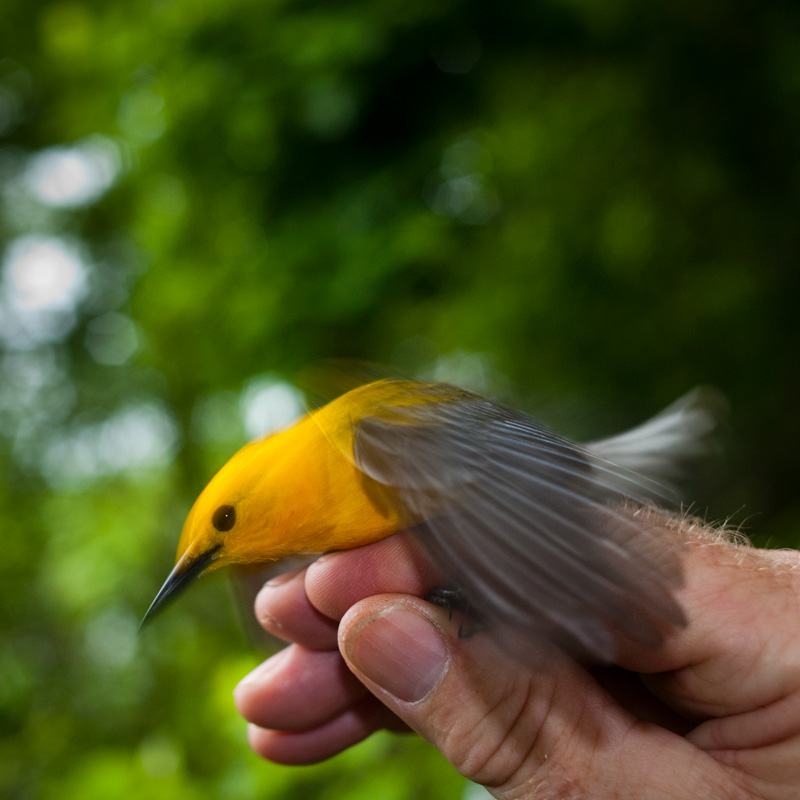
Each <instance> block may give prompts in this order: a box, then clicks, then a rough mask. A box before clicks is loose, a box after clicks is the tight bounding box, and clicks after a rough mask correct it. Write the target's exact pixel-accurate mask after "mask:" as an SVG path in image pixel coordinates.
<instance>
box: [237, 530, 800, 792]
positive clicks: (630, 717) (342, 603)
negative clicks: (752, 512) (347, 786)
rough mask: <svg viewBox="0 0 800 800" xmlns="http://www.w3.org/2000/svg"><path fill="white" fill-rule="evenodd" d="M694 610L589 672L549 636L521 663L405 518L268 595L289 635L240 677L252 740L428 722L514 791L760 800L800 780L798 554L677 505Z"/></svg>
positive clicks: (259, 606) (337, 747) (463, 756)
mask: <svg viewBox="0 0 800 800" xmlns="http://www.w3.org/2000/svg"><path fill="white" fill-rule="evenodd" d="M663 526H664V532H663V533H664V535H665V536H671V537H675V538H676V539H679V540H680V541H681V542H683V543H684V544H683V545H682V546H683V548H684V552H683V564H684V570H685V583H684V587H683V588H682V589H681V590H680V592H679V593H678V599H679V601H680V602H681V605H682V606H683V609H684V611H685V612H686V614H687V617H688V620H689V623H688V625H687V626H686V627H685V628H683V629H680V630H676V631H672V632H671V633H670V634H669V635H668V636H667V638H666V640H665V642H664V644H663V646H662V647H661V648H659V649H658V650H649V651H642V650H641V649H640V648H635V647H630V646H628V647H626V645H625V643H624V642H621V643H620V650H619V656H618V659H617V662H618V665H619V666H618V667H614V668H604V669H602V670H588V669H586V668H585V667H583V666H581V665H580V664H579V663H577V662H576V661H574V660H573V659H572V658H570V657H569V656H568V655H567V654H565V653H564V652H562V651H560V650H558V649H557V648H555V647H554V646H552V645H551V644H549V643H548V642H547V641H546V640H544V639H542V640H541V641H540V642H537V643H535V646H534V647H532V648H531V651H532V652H533V653H535V656H534V657H533V658H532V659H531V660H530V661H529V662H526V665H525V666H522V665H521V664H520V663H519V662H518V661H515V660H514V659H513V658H512V657H511V656H509V655H507V654H506V653H505V652H503V651H502V650H500V649H499V648H498V646H497V645H496V644H495V643H494V641H493V639H492V638H491V637H490V636H489V635H488V634H486V633H477V634H475V635H474V636H471V637H469V638H459V636H458V625H459V620H458V619H457V618H456V616H457V615H456V616H454V618H453V619H452V620H451V619H449V618H448V612H447V611H446V610H445V609H441V608H437V607H435V606H432V605H430V604H429V603H426V602H424V601H422V600H420V599H419V596H420V595H424V594H425V592H426V591H427V590H428V589H430V588H431V587H432V586H434V585H436V584H437V581H440V580H441V576H437V575H436V573H435V572H434V570H433V568H432V567H431V566H430V564H429V563H428V562H427V561H426V559H425V557H424V554H423V553H422V552H421V551H420V549H419V547H418V546H416V545H415V542H414V540H413V539H411V538H410V537H409V536H406V535H404V534H399V535H397V536H394V537H391V538H389V539H386V540H384V541H381V542H378V543H375V544H371V545H368V546H366V547H362V548H359V549H357V550H352V551H348V552H346V553H344V552H343V553H332V554H329V555H326V556H324V557H323V558H321V559H319V560H318V561H317V562H315V563H314V564H313V565H311V566H310V567H308V568H307V569H305V570H302V571H299V572H294V573H290V574H288V575H283V576H280V578H278V579H276V580H274V581H271V582H270V583H268V584H267V585H266V586H265V587H264V588H263V589H262V591H261V593H260V594H259V596H258V598H257V600H256V604H255V610H256V615H257V618H258V620H259V622H260V623H261V624H262V625H263V627H264V628H266V629H267V630H268V631H270V632H271V633H273V634H275V635H277V636H279V637H281V638H282V639H284V640H286V641H288V642H291V643H292V644H291V645H290V646H289V647H288V648H286V649H285V650H283V651H281V652H280V653H278V654H277V655H275V656H273V657H272V658H270V659H269V660H268V661H266V662H264V663H263V664H262V665H260V666H259V667H258V668H256V669H255V670H254V671H253V672H252V673H251V674H250V675H248V676H247V677H246V678H245V679H244V680H243V681H242V682H241V683H240V684H239V686H238V687H237V688H236V691H235V701H236V705H237V708H238V710H239V712H240V713H241V714H242V716H243V717H245V719H247V720H248V721H249V722H250V723H251V725H250V728H249V741H250V746H251V747H252V749H253V750H254V751H255V752H256V753H258V754H259V755H261V756H263V757H264V758H267V759H270V760H272V761H276V762H279V763H283V764H308V763H313V762H316V761H321V760H323V759H325V758H328V757H330V756H332V755H334V754H336V753H338V752H340V751H342V750H345V749H347V748H348V747H350V746H351V745H352V744H354V743H356V742H357V741H359V740H361V739H363V738H364V737H365V736H368V735H369V734H370V733H372V732H373V731H374V730H377V729H379V728H389V729H391V730H397V731H399V730H407V729H412V730H414V731H416V732H417V733H419V734H420V735H421V736H423V737H424V738H426V739H427V740H428V741H430V742H431V743H432V744H433V745H434V746H435V747H437V748H438V749H439V750H440V751H441V752H442V753H443V755H444V756H445V758H447V759H448V761H450V763H451V764H452V765H453V766H454V767H455V769H457V770H458V771H459V772H460V773H461V774H463V775H464V776H465V777H467V778H469V779H471V780H473V781H475V782H477V783H481V784H483V785H485V786H486V787H487V788H488V790H489V791H490V792H491V794H493V795H494V796H495V797H497V798H502V799H504V800H505V799H506V798H509V799H510V798H519V799H520V800H521V799H522V798H539V799H544V798H547V799H548V800H553V799H555V798H570V800H583V799H584V798H586V799H588V798H604V800H605V799H606V798H612V799H614V798H629V799H630V800H634V799H635V800H650V798H653V800H655V798H658V799H659V800H664V799H665V798H667V799H672V798H674V799H676V800H677V799H678V798H681V799H683V798H686V800H689V799H690V798H691V800H704V798H708V800H752V799H754V798H761V799H765V798H769V799H770V800H773V799H774V800H777V799H778V798H781V799H783V798H794V797H797V796H798V787H800V636H798V635H797V634H796V626H795V623H794V621H795V620H796V619H797V618H798V610H799V609H798V606H800V573H799V572H798V554H797V553H794V552H791V553H788V552H780V551H764V550H758V549H755V548H750V547H746V546H743V545H741V544H736V543H733V542H731V541H729V540H728V539H726V538H725V537H723V536H721V535H719V534H716V533H714V532H712V531H710V530H708V529H704V528H701V527H700V526H698V525H696V524H693V523H691V522H689V521H687V522H683V523H679V522H673V521H668V520H663Z"/></svg>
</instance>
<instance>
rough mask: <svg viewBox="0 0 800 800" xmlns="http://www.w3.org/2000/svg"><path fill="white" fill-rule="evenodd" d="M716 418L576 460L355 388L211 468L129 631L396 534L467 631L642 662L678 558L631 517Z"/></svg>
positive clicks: (382, 390)
mask: <svg viewBox="0 0 800 800" xmlns="http://www.w3.org/2000/svg"><path fill="white" fill-rule="evenodd" d="M718 408H719V398H718V396H717V395H716V394H715V393H714V392H713V391H712V392H708V391H704V390H694V391H693V392H690V393H689V394H688V395H686V396H685V397H683V398H681V399H680V400H678V401H676V402H675V403H674V404H673V405H672V406H670V407H669V408H667V409H665V411H663V412H661V414H659V415H657V416H656V417H654V418H652V419H651V420H649V421H647V422H645V423H644V424H643V425H641V426H639V427H638V428H635V429H634V430H632V431H629V432H628V433H625V434H622V435H620V436H616V437H612V438H610V439H605V440H602V441H598V442H594V443H592V444H587V445H577V444H575V443H573V442H570V441H568V440H567V439H564V438H562V437H560V436H558V435H557V434H554V433H552V432H550V431H549V430H547V429H546V428H544V427H542V426H541V425H540V424H538V423H536V422H535V421H533V420H532V419H531V418H529V417H528V416H526V415H525V414H523V413H520V412H517V411H513V410H510V409H508V408H505V407H503V406H500V405H498V404H496V403H494V402H492V401H490V400H487V399H486V398H484V397H481V396H479V395H476V394H473V393H471V392H468V391H465V390H462V389H458V388H455V387H453V386H450V385H447V384H441V383H420V382H415V381H406V380H379V381H375V382H372V383H369V384H367V385H364V386H361V387H359V388H357V389H353V390H352V391H349V392H347V393H346V394H344V395H342V396H341V397H339V398H338V399H336V400H334V401H333V402H331V403H329V404H328V405H326V406H324V407H322V408H320V409H319V410H317V411H314V412H313V413H310V414H308V415H306V416H305V417H304V418H302V419H301V420H300V421H299V422H298V423H297V424H295V425H294V427H292V428H289V429H288V430H286V431H283V432H281V433H278V434H275V435H272V436H270V437H268V438H266V439H263V440H260V441H255V442H252V443H250V444H248V445H246V446H245V447H243V448H242V449H241V450H240V451H239V452H238V453H236V454H235V455H234V456H233V457H232V458H231V459H230V461H228V463H227V464H226V465H225V466H224V467H223V468H222V469H221V470H220V471H219V472H218V473H217V475H216V476H215V477H214V478H213V479H212V480H211V482H210V483H209V484H208V486H207V487H206V488H205V489H204V490H203V492H202V494H201V495H200V496H199V497H198V499H197V501H196V502H195V504H194V506H193V508H192V509H191V511H190V513H189V516H188V518H187V520H186V523H185V524H184V527H183V532H182V534H181V538H180V542H179V544H178V552H177V559H176V564H175V567H174V569H173V570H172V572H171V573H170V575H169V577H168V578H167V580H166V581H165V583H164V585H163V586H162V587H161V590H160V591H159V592H158V594H157V596H156V598H155V599H154V600H153V603H152V605H151V606H150V608H149V609H148V611H147V614H146V615H145V620H146V619H147V618H148V617H150V616H151V615H152V614H153V613H154V612H155V611H156V610H158V609H159V608H161V607H162V606H163V605H164V603H165V602H166V601H167V600H170V599H172V598H173V597H174V596H175V595H176V594H177V593H178V592H180V591H181V590H182V589H183V588H184V587H186V586H187V585H188V584H190V583H191V582H193V581H194V579H195V578H197V577H199V576H200V575H204V574H206V573H209V572H211V571H212V570H215V569H217V568H219V567H223V566H227V565H250V564H266V563H274V562H280V561H282V560H284V559H288V558H290V557H293V556H297V555H301V554H312V555H313V554H320V553H324V552H328V551H332V550H347V549H350V548H355V547H359V546H361V545H366V544H369V543H371V542H375V541H377V540H379V539H383V538H384V537H387V536H391V535H392V534H394V533H396V532H398V531H400V530H405V529H411V530H412V531H413V532H414V533H415V535H417V536H418V537H419V539H420V541H421V542H422V543H423V545H424V546H425V547H426V548H427V550H428V552H429V554H430V556H431V558H432V559H433V561H434V563H435V564H436V565H437V566H438V567H439V568H440V571H441V573H442V574H443V575H446V576H447V580H448V581H451V582H452V586H453V587H454V588H457V591H458V593H459V595H460V596H461V597H463V598H466V601H468V606H469V608H471V609H474V610H475V613H476V614H477V615H479V618H480V620H481V627H485V628H486V629H492V628H495V629H502V630H505V631H516V632H517V633H522V634H524V633H525V632H526V631H530V632H538V633H542V632H544V633H545V634H546V635H548V636H550V637H551V638H552V639H554V640H556V641H557V642H559V643H561V644H564V645H565V646H567V647H572V648H574V649H575V650H577V651H579V652H582V653H584V654H587V655H588V656H590V657H592V658H594V659H599V660H606V659H611V658H613V655H614V651H615V641H616V639H615V637H616V636H620V635H621V636H624V637H627V638H628V640H632V641H634V642H637V643H639V644H641V645H642V646H655V645H657V644H658V643H659V642H660V641H661V640H662V638H663V635H664V633H665V632H666V631H668V630H670V629H671V628H677V627H680V626H682V625H684V624H685V620H684V616H683V613H682V611H681V608H680V606H679V605H678V603H677V602H676V601H675V599H674V598H673V592H674V590H675V589H676V588H677V587H679V586H680V584H681V580H682V578H681V569H680V558H679V554H678V553H677V552H676V550H675V548H674V547H672V546H671V543H669V542H667V541H666V539H665V537H664V536H663V531H659V530H658V529H657V528H658V526H653V525H647V524H646V523H645V521H644V519H643V518H641V519H640V518H639V517H638V516H637V513H636V509H637V508H641V506H642V505H643V504H648V503H652V502H653V500H654V499H655V501H656V502H658V501H659V500H660V499H662V498H664V497H665V496H667V495H669V493H670V492H671V490H672V486H673V484H674V482H675V481H676V480H678V479H680V478H681V476H682V472H683V470H684V468H685V466H686V464H687V463H688V462H691V461H695V460H697V459H699V458H702V457H703V456H704V455H706V454H708V452H709V451H710V450H711V449H712V448H713V445H712V443H713V441H714V437H713V435H712V434H713V433H714V431H715V429H716V428H717V427H718V420H717V410H718ZM644 516H646V515H644ZM658 533H661V534H662V536H658V535H657V534H658ZM143 621H144V620H143Z"/></svg>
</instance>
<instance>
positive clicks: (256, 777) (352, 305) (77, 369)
mask: <svg viewBox="0 0 800 800" xmlns="http://www.w3.org/2000/svg"><path fill="white" fill-rule="evenodd" d="M3 15H4V19H3V25H2V26H0V53H2V56H0V247H2V255H1V256H0V265H1V266H0V464H2V480H0V520H2V530H3V532H4V533H3V536H4V546H3V558H2V559H0V577H2V582H1V585H0V619H1V620H2V626H3V640H4V647H3V650H2V654H1V655H0V737H2V739H1V740H0V761H2V763H3V765H4V768H3V770H2V775H0V794H3V796H8V797H14V798H34V797H36V798H38V797H45V798H48V797H51V796H53V797H55V796H59V797H63V796H81V797H87V798H91V797H94V796H98V797H99V796H103V797H127V796H134V795H135V796H140V795H142V794H147V795H148V796H153V797H159V796H170V797H172V796H175V795H180V796H181V797H186V798H193V797H198V798H206V797H225V798H231V797H232V798H251V797H252V798H256V797H263V796H276V795H281V796H287V797H291V796H303V797H307V796H314V797H321V798H325V797H336V798H337V800H338V799H339V798H357V797H362V796H363V797H382V798H392V797H398V798H400V797H420V798H422V797H436V798H441V797H457V796H459V795H460V793H461V791H462V783H461V782H460V780H459V779H457V778H456V777H455V776H454V775H453V774H452V772H451V771H450V770H449V769H447V768H444V767H443V765H442V763H441V760H440V759H439V758H438V756H437V755H436V754H435V753H432V752H431V751H430V750H429V749H427V748H426V747H425V746H424V745H423V744H422V743H420V742H418V741H416V740H413V739H400V740H398V739H396V738H393V737H389V736H388V735H387V736H378V737H374V738H373V739H371V740H370V741H368V742H366V743H364V744H363V745H361V746H360V747H358V748H355V749H354V750H353V751H352V752H349V753H347V754H344V755H343V756H341V757H340V758H338V759H334V760H333V761H331V762H329V763H328V764H323V765H320V766H318V767H314V768H304V769H298V770H289V769H282V768H278V767H274V766H271V765H265V764H259V763H258V762H257V761H256V760H255V758H253V757H250V756H248V754H247V749H246V744H245V739H244V725H243V723H242V722H241V721H240V720H239V719H238V718H237V717H236V715H235V713H234V711H233V705H232V701H231V698H230V690H231V689H232V687H233V685H234V684H235V682H236V681H237V680H238V679H239V678H240V677H241V676H242V675H243V674H244V673H245V672H247V670H248V669H250V668H251V667H252V666H253V664H254V663H255V660H256V656H255V655H253V654H251V653H249V652H248V649H247V646H246V644H245V640H244V637H243V636H242V635H241V633H240V631H239V630H238V627H237V625H236V621H235V616H234V614H233V613H232V612H231V611H230V610H229V608H228V604H227V601H226V599H225V598H224V597H223V594H224V588H223V585H222V584H221V583H220V582H218V581H209V582H208V583H207V584H205V585H204V586H203V587H202V588H198V589H197V590H195V592H193V593H191V594H190V595H188V596H187V597H186V598H185V599H183V600H182V601H181V603H180V604H177V605H176V606H175V607H174V608H171V609H170V611H169V613H167V614H165V615H164V616H163V617H161V618H160V619H159V620H158V622H157V623H156V624H154V625H153V626H152V627H151V628H149V629H148V630H146V631H145V632H144V633H143V634H141V635H137V634H136V633H135V627H136V624H137V623H138V619H139V617H140V616H141V613H142V612H143V611H144V609H145V608H146V607H147V605H148V603H149V601H150V599H152V595H153V593H154V591H155V590H156V589H157V587H158V586H159V585H160V583H161V580H162V579H163V577H164V576H165V575H166V572H167V571H168V568H169V565H170V562H171V558H172V553H173V548H174V546H175V542H176V541H177V536H178V532H179V530H180V526H181V524H182V520H183V517H184V516H185V513H186V511H187V510H188V508H189V506H190V504H191V502H192V500H193V499H194V496H195V495H196V494H197V492H198V491H199V490H200V489H201V488H202V486H203V485H204V483H205V481H206V480H207V479H208V478H209V477H210V476H211V474H212V473H213V471H214V470H215V469H216V468H217V467H219V466H220V465H221V463H222V462H223V461H224V460H225V458H226V457H227V456H228V455H230V453H231V452H232V451H233V450H234V449H235V448H236V447H237V446H238V445H240V444H241V443H242V442H243V441H244V440H245V439H246V438H247V436H250V435H253V434H254V432H255V431H257V430H258V431H262V432H263V431H266V430H268V429H269V428H270V426H272V425H274V424H279V421H280V420H281V419H284V417H282V416H281V415H282V414H284V415H288V414H289V413H290V407H291V404H292V397H293V395H292V393H291V378H292V375H294V373H295V371H296V370H298V369H299V368H301V367H303V366H306V365H307V364H309V363H313V362H315V361H318V360H320V359H324V358H328V357H351V358H364V359H368V360H372V361H378V362H381V363H388V364H390V365H395V366H397V367H399V368H400V369H402V370H404V371H407V372H411V373H416V374H420V375H425V376H429V377H436V378H439V379H450V380H456V381H459V382H463V383H468V384H471V385H472V386H474V387H475V388H478V389H480V390H482V391H488V392H493V393H498V394H500V395H502V396H503V397H504V399H506V400H509V401H511V402H514V403H516V404H518V405H521V406H523V407H526V408H528V409H529V410H532V411H534V412H537V413H538V414H539V415H540V416H542V417H543V418H544V419H545V421H547V422H549V423H551V424H552V425H554V426H556V427H558V428H559V429H560V430H563V431H564V432H565V433H567V434H570V435H573V436H586V437H593V436H599V435H602V434H603V433H609V432H612V431H614V430H615V429H618V428H622V427H624V426H625V425H628V424H631V423H633V422H635V421H637V420H639V419H641V418H643V417H645V416H646V415H648V414H650V413H653V412H655V411H656V410H657V409H659V408H660V407H662V406H663V405H665V404H666V403H667V402H669V401H670V400H672V399H673V398H674V397H676V396H678V395H679V394H681V393H682V392H683V391H685V390H686V389H688V388H689V387H690V386H692V385H693V384H695V383H714V384H717V385H718V386H720V388H722V389H723V390H724V391H725V392H726V393H727V394H728V395H729V396H730V398H731V402H732V406H733V409H734V420H733V426H734V430H735V431H736V444H735V446H734V448H733V449H732V451H731V456H730V459H729V461H730V463H729V464H728V466H727V475H725V476H720V481H719V484H720V488H719V491H718V492H717V493H716V495H711V494H709V495H708V496H702V497H700V498H699V503H700V505H699V506H698V509H699V510H700V512H701V513H704V512H705V509H706V504H708V507H709V511H708V514H709V516H711V517H724V516H727V515H728V514H731V513H733V514H736V513H738V514H740V516H741V518H742V519H744V518H747V517H749V516H751V515H757V516H756V517H755V519H756V522H754V523H752V526H753V528H752V530H753V532H757V533H759V534H760V535H761V536H763V537H764V538H769V539H770V540H771V541H773V542H774V543H781V544H789V545H791V544H796V542H797V530H798V515H800V507H799V506H798V501H797V496H796V487H795V485H794V484H795V481H794V471H795V467H794V463H795V459H796V452H797V448H798V445H800V425H798V416H797V408H798V407H799V406H800V396H799V393H800V385H799V384H798V382H797V380H796V372H797V353H798V351H799V350H800V325H798V316H797V309H796V299H795V298H796V297H797V296H798V295H800V292H799V291H798V290H800V286H798V282H799V281H800V278H798V275H799V274H800V273H798V271H797V263H798V257H799V256H800V240H799V238H798V233H797V231H798V227H797V221H796V216H797V208H798V207H800V197H799V196H798V195H799V194H800V192H799V190H798V187H800V144H798V143H800V114H798V108H800V57H798V55H797V54H798V53H800V13H798V10H797V8H796V4H792V3H789V2H788V0H772V2H768V3H761V4H753V3H744V4H739V5H737V6H736V7H730V6H726V5H725V4H719V3H710V4H709V3H706V4H702V5H697V4H689V3H664V2H662V3H655V4H652V3H651V4H649V5H647V6H646V7H645V6H642V5H641V4H637V3H634V2H631V0H615V2H614V3H605V4H597V3H591V2H585V1H584V0H568V1H567V2H564V1H563V0H549V1H548V2H535V3H526V4H512V5H503V6H497V5H496V4H495V5H491V4H490V5H487V4H485V3H478V2H472V0H448V2H444V3H437V4H433V5H432V4H431V3H428V2H422V0H412V1H411V2H406V3H402V4H397V3H390V2H388V1H387V0H346V1H345V2H339V3H325V2H301V3H287V2H281V1H280V0H268V1H267V2H264V0H260V2H256V0H233V2H221V0H206V1H205V2H191V0H157V2H141V1H140V0H122V1H121V2H115V3H102V2H99V1H98V0H83V1H80V0H57V1H55V2H54V1H45V2H41V3H37V4H30V3H23V2H21V0H8V1H7V2H6V3H5V5H4V9H3ZM284 421H285V419H284ZM726 487H727V488H726ZM409 763H413V764H414V769H413V770H409V769H408V768H407V765H408V764H409Z"/></svg>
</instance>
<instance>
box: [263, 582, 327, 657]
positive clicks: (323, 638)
mask: <svg viewBox="0 0 800 800" xmlns="http://www.w3.org/2000/svg"><path fill="white" fill-rule="evenodd" d="M305 579H306V570H301V571H300V572H293V573H290V574H288V575H280V576H279V577H278V578H275V579H274V580H271V581H269V583H266V584H265V585H264V587H263V588H262V589H261V591H260V592H259V593H258V595H257V596H256V600H255V613H256V618H257V619H258V622H259V624H260V625H261V626H262V627H263V628H264V629H265V630H267V631H269V632H270V633H271V634H272V635H273V636H277V637H278V638H279V639H283V641H285V642H295V643H296V644H300V645H302V646H303V647H307V648H311V649H314V650H325V649H328V650H336V630H337V628H338V624H337V622H336V621H335V620H333V619H331V618H330V617H327V616H325V615H324V614H322V613H321V612H320V611H319V610H318V609H316V608H315V607H314V606H313V605H312V604H311V602H310V601H309V599H308V594H307V593H306V589H305Z"/></svg>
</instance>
